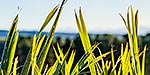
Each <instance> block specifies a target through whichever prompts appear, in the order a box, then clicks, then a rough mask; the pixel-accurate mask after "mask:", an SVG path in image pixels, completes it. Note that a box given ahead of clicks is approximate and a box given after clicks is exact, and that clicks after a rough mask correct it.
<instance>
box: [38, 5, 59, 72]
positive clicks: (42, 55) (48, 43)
mask: <svg viewBox="0 0 150 75" xmlns="http://www.w3.org/2000/svg"><path fill="white" fill-rule="evenodd" d="M61 12H62V7H61V8H60V9H59V11H58V14H57V16H56V18H55V21H54V23H53V25H52V28H51V30H50V33H49V35H48V38H47V40H46V43H45V45H44V48H43V50H42V51H41V53H40V55H39V57H38V61H37V65H38V66H39V68H40V71H42V68H43V66H44V62H45V59H46V56H47V53H48V51H49V48H50V46H51V43H52V40H53V37H54V33H55V30H56V26H57V24H58V20H59V18H60V14H61Z"/></svg>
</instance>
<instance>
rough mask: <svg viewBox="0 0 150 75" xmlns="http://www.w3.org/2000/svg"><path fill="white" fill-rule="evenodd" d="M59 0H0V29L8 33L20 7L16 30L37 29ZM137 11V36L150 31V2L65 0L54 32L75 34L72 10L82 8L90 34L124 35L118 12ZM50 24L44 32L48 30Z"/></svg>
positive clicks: (149, 0) (131, 0) (137, 0)
mask: <svg viewBox="0 0 150 75" xmlns="http://www.w3.org/2000/svg"><path fill="white" fill-rule="evenodd" d="M60 2H61V0H0V30H2V29H3V30H4V29H5V30H8V29H9V27H10V25H11V23H12V21H13V19H14V17H15V15H16V13H17V12H18V11H17V10H18V6H19V7H20V8H22V11H21V13H20V16H19V24H18V30H39V28H40V27H41V25H42V24H43V22H44V20H45V18H46V16H47V15H48V13H49V11H50V10H51V9H52V8H53V7H55V6H56V5H57V4H59V3H60ZM130 5H132V6H133V7H134V9H138V10H139V34H145V33H147V32H150V21H149V19H150V14H149V13H150V10H149V9H150V8H149V7H150V0H68V2H67V4H66V5H65V7H64V10H63V13H62V15H61V18H60V21H59V25H58V27H57V32H69V33H70V32H77V31H78V30H77V26H76V23H75V17H74V9H76V10H78V9H79V7H81V8H82V11H83V15H84V19H85V22H86V26H87V30H88V32H89V33H100V34H101V33H112V34H122V33H126V30H125V26H124V24H123V21H122V19H121V18H120V16H119V13H122V14H123V15H124V16H125V15H126V11H127V9H128V6H130ZM51 25H52V22H50V24H49V26H48V27H47V28H46V29H45V31H49V29H50V27H51Z"/></svg>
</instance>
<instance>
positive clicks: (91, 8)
mask: <svg viewBox="0 0 150 75" xmlns="http://www.w3.org/2000/svg"><path fill="white" fill-rule="evenodd" d="M60 2H61V0H10V1H9V2H8V0H1V1H0V11H1V12H0V56H1V54H2V49H3V46H4V41H5V38H6V36H7V33H8V30H9V27H10V25H11V22H12V21H13V19H14V17H15V15H16V13H17V12H18V9H22V11H21V13H20V15H19V24H18V28H17V29H18V30H19V42H18V45H17V50H16V55H15V56H19V64H18V65H19V66H21V65H23V63H24V61H25V58H26V56H27V54H28V51H29V49H30V48H31V44H32V38H33V35H34V34H37V32H38V30H39V28H40V27H41V25H42V24H43V21H44V20H45V18H46V16H47V14H48V13H49V11H50V10H51V9H52V8H53V7H54V6H56V5H57V4H59V3H60ZM149 3H150V0H111V1H110V0H97V1H96V0H95V1H92V0H91V1H86V0H68V2H67V4H66V5H65V7H64V10H63V13H62V15H61V18H60V21H59V25H58V28H56V29H57V30H56V33H55V35H54V40H53V44H52V46H54V47H56V44H57V43H58V44H60V47H61V48H62V49H63V52H64V53H66V51H67V50H68V48H69V46H70V43H71V40H73V46H72V48H71V49H72V50H73V49H75V50H76V57H75V62H77V61H78V60H79V58H80V57H81V56H82V55H83V54H84V50H83V46H82V43H81V40H80V37H79V34H78V30H77V26H76V23H75V18H74V9H76V10H77V11H78V9H79V7H82V10H83V16H84V19H85V22H86V26H87V30H88V32H89V36H90V40H91V43H92V45H94V44H95V43H100V45H99V48H100V49H101V51H102V53H105V52H108V51H110V49H111V48H112V47H113V48H114V49H115V50H116V51H115V59H117V58H118V56H119V55H120V47H121V44H123V45H125V44H126V43H127V42H128V36H127V32H126V29H125V26H124V23H123V21H122V19H121V18H120V16H119V13H122V14H123V15H126V12H127V9H128V6H130V5H132V6H133V7H134V8H135V9H138V10H139V40H138V41H139V50H140V51H142V50H143V47H144V46H145V45H147V48H148V49H149V48H150V25H149V24H150V21H149V18H150V15H149V13H150V10H148V9H149V7H150V4H149ZM51 25H52V23H51V22H50V24H49V26H48V27H47V28H46V29H45V32H43V33H42V34H48V31H49V29H50V28H51ZM94 54H95V55H96V56H98V55H99V52H98V50H95V52H94ZM146 55H147V56H146V75H149V74H150V52H149V51H147V54H146ZM109 58H110V57H109V56H108V57H107V58H106V59H109ZM55 60H56V57H55V54H54V52H53V48H52V47H51V48H50V50H49V54H48V56H47V59H46V63H45V64H48V65H49V66H51V65H53V63H54V62H55Z"/></svg>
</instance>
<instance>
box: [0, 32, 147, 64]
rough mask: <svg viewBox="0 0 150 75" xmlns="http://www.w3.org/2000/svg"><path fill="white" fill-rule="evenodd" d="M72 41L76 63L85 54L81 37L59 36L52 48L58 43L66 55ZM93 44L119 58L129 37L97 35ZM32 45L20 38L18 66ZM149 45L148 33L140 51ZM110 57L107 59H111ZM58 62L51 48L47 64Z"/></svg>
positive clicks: (27, 39) (140, 42)
mask: <svg viewBox="0 0 150 75" xmlns="http://www.w3.org/2000/svg"><path fill="white" fill-rule="evenodd" d="M71 40H73V45H72V47H71V49H72V50H73V49H75V50H76V57H75V62H77V60H79V58H80V57H81V56H82V55H83V54H84V50H83V46H82V43H81V40H80V37H79V35H77V36H76V37H75V38H74V39H69V38H62V37H61V36H58V37H56V38H55V40H54V41H53V44H52V46H54V47H55V48H56V49H57V46H56V44H57V43H58V44H59V45H60V47H61V48H62V50H63V52H64V53H66V52H67V50H68V48H69V46H70V43H71ZM90 40H91V44H92V45H94V44H95V43H100V45H99V46H98V47H99V49H100V50H101V52H102V53H105V52H108V51H110V49H111V48H113V49H114V50H115V57H116V59H117V58H118V55H120V54H119V53H120V48H121V44H123V45H124V46H125V44H126V43H128V35H123V36H122V38H118V37H116V36H113V35H110V34H103V35H95V37H92V38H91V37H90ZM31 44H32V38H31V37H28V36H27V37H22V36H20V37H19V42H18V45H17V50H16V54H15V56H19V63H18V65H19V66H21V65H23V63H24V62H25V58H26V57H27V54H28V51H29V49H30V48H31ZM3 45H4V41H0V54H2V49H3ZM145 45H147V46H148V47H147V48H150V47H149V46H150V33H148V34H147V35H145V36H140V37H139V50H143V47H144V46H145ZM94 54H95V56H98V55H99V51H98V49H95V51H94ZM109 58H110V57H109V56H108V57H107V58H106V59H109ZM55 60H56V57H55V54H54V51H53V48H52V47H51V48H50V51H49V53H48V56H47V59H46V63H45V64H48V65H49V66H51V65H53V63H54V61H55Z"/></svg>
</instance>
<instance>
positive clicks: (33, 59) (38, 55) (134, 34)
mask: <svg viewBox="0 0 150 75" xmlns="http://www.w3.org/2000/svg"><path fill="white" fill-rule="evenodd" d="M66 2H67V0H63V1H62V3H61V4H60V5H57V6H56V7H54V8H53V9H52V10H51V11H50V13H49V14H48V16H47V18H46V20H45V21H44V23H43V25H42V27H41V28H40V30H39V32H38V35H34V37H33V40H32V47H31V49H30V50H29V53H28V56H27V57H26V61H25V63H24V65H23V66H22V71H21V73H19V75H29V74H31V75H59V74H62V75H78V74H91V75H109V74H110V75H128V74H130V75H144V74H145V53H146V46H145V47H144V50H143V51H142V52H141V53H140V52H139V47H138V11H136V13H134V11H133V8H132V7H129V9H128V12H127V19H126V20H125V18H124V17H123V16H122V15H121V14H120V16H121V18H122V19H123V21H124V23H125V26H126V29H127V31H128V37H129V43H127V44H126V46H125V47H124V45H123V44H121V53H120V54H121V55H120V56H119V57H118V59H117V60H116V61H115V59H114V55H115V54H114V52H115V50H114V49H113V48H111V49H110V51H109V52H107V53H104V54H102V53H101V50H100V49H99V48H98V46H99V43H95V44H94V45H92V44H91V43H90V39H89V35H88V31H87V29H86V24H85V21H84V18H83V14H82V11H81V8H80V9H79V16H78V13H77V12H76V11H75V19H76V24H77V27H78V30H79V35H80V38H81V42H82V45H83V48H84V52H85V54H84V55H83V56H82V57H81V58H80V60H79V61H78V62H77V63H74V59H75V55H76V50H74V49H73V50H71V46H72V44H73V41H72V42H71V44H70V47H69V49H68V51H67V52H66V54H63V51H62V49H61V48H60V46H59V44H58V43H57V48H55V47H54V46H53V50H54V53H55V56H56V59H57V60H56V61H55V63H54V64H53V66H51V67H50V68H48V66H45V65H44V63H45V59H46V56H47V54H48V51H49V49H50V46H51V44H52V40H53V37H54V33H55V30H56V27H57V25H58V22H59V19H60V16H61V13H62V11H63V7H64V4H65V3H66ZM54 15H56V17H55V20H54V22H53V25H52V28H51V29H50V32H49V34H48V36H47V37H46V35H43V36H42V35H41V33H42V32H43V30H44V29H45V27H46V26H47V25H48V23H49V22H50V21H51V19H52V18H53V17H54ZM18 16H19V14H17V16H16V17H15V19H14V21H13V23H12V25H11V27H10V30H9V32H8V35H7V38H6V40H5V45H4V49H3V54H2V57H1V64H0V74H1V75H10V74H13V75H17V74H18V73H17V70H18V68H19V67H18V66H17V63H18V57H14V55H15V51H16V46H17V42H18V38H19V32H18V31H17V30H16V28H17V24H18ZM45 39H46V41H45V42H44V40H45ZM95 49H97V50H98V51H99V54H100V55H99V56H97V57H96V56H95V55H94V53H93V52H94V50H95ZM69 53H71V54H69ZM69 55H70V56H69ZM108 55H110V56H111V60H104V57H107V56H108ZM141 57H142V61H140V58H141ZM67 59H68V60H67ZM98 62H101V64H99V63H98ZM73 64H75V66H73ZM117 67H118V68H119V69H117ZM87 68H89V72H86V70H85V69H87ZM29 71H31V73H30V72H29Z"/></svg>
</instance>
